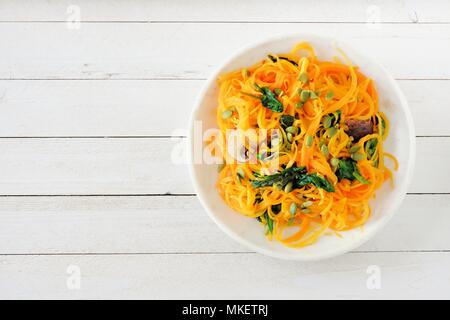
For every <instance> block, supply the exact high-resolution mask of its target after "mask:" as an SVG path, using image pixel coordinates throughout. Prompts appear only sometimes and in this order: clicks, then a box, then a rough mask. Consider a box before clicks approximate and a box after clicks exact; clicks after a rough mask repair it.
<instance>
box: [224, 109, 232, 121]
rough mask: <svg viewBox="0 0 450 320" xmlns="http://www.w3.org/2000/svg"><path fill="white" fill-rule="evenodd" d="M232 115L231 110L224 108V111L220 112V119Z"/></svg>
mask: <svg viewBox="0 0 450 320" xmlns="http://www.w3.org/2000/svg"><path fill="white" fill-rule="evenodd" d="M232 115H233V111H231V110H225V111H224V112H222V119H224V120H226V119H228V118H230V117H231V116H232Z"/></svg>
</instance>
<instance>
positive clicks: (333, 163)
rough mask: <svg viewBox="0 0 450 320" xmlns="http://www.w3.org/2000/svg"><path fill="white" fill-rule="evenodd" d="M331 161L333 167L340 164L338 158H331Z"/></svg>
mask: <svg viewBox="0 0 450 320" xmlns="http://www.w3.org/2000/svg"><path fill="white" fill-rule="evenodd" d="M330 163H331V165H332V166H333V167H337V166H338V165H339V159H338V158H331V160H330Z"/></svg>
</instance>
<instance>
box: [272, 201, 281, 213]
mask: <svg viewBox="0 0 450 320" xmlns="http://www.w3.org/2000/svg"><path fill="white" fill-rule="evenodd" d="M280 211H281V203H279V204H274V205H273V206H272V212H273V213H275V214H278V213H280Z"/></svg>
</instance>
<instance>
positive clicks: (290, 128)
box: [286, 126, 298, 134]
mask: <svg viewBox="0 0 450 320" xmlns="http://www.w3.org/2000/svg"><path fill="white" fill-rule="evenodd" d="M286 132H289V133H292V134H297V132H298V128H297V127H293V126H290V127H287V128H286Z"/></svg>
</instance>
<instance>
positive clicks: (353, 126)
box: [345, 119, 373, 141]
mask: <svg viewBox="0 0 450 320" xmlns="http://www.w3.org/2000/svg"><path fill="white" fill-rule="evenodd" d="M345 124H346V125H347V127H348V130H347V133H348V135H349V136H352V137H353V139H354V140H355V141H358V140H359V139H361V138H362V137H364V136H366V135H368V134H371V133H373V123H372V120H370V119H368V120H359V119H347V120H345Z"/></svg>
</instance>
